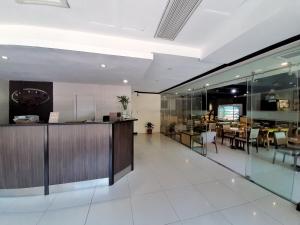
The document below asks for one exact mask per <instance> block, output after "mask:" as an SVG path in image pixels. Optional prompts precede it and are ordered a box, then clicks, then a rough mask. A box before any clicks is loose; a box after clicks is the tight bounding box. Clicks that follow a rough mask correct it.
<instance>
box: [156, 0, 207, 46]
mask: <svg viewBox="0 0 300 225" xmlns="http://www.w3.org/2000/svg"><path fill="white" fill-rule="evenodd" d="M201 2H202V0H169V2H168V4H167V6H166V8H165V11H164V13H163V16H162V18H161V20H160V23H159V25H158V28H157V30H156V33H155V36H154V37H155V38H162V39H166V40H171V41H173V40H175V38H176V37H177V35H178V34H179V32H180V31H181V30H182V28H183V27H184V25H185V24H186V22H187V21H188V20H189V18H190V17H191V16H192V14H193V12H194V11H195V10H196V9H197V7H198V6H199V5H200V3H201Z"/></svg>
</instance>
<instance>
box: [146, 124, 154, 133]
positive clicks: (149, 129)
mask: <svg viewBox="0 0 300 225" xmlns="http://www.w3.org/2000/svg"><path fill="white" fill-rule="evenodd" d="M145 127H146V128H147V134H152V130H153V128H154V124H153V123H151V122H147V123H146V125H145Z"/></svg>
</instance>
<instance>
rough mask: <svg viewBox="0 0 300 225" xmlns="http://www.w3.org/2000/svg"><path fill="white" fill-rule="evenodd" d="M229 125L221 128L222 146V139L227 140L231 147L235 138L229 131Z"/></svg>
mask: <svg viewBox="0 0 300 225" xmlns="http://www.w3.org/2000/svg"><path fill="white" fill-rule="evenodd" d="M229 128H230V125H223V128H222V145H223V144H224V139H225V138H228V139H229V141H230V145H231V146H233V140H234V138H235V133H233V132H231V131H230V130H229Z"/></svg>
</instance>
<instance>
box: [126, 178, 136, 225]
mask: <svg viewBox="0 0 300 225" xmlns="http://www.w3.org/2000/svg"><path fill="white" fill-rule="evenodd" d="M127 181H128V182H127V185H128V189H129V195H130V197H129V204H130V212H131V220H132V225H134V224H135V222H134V215H133V203H132V190H131V187H130V184H129V179H127Z"/></svg>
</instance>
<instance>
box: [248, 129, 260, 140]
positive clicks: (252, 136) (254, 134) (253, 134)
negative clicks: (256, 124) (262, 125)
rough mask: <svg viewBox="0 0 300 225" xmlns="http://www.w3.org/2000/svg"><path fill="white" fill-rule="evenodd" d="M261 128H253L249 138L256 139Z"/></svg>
mask: <svg viewBox="0 0 300 225" xmlns="http://www.w3.org/2000/svg"><path fill="white" fill-rule="evenodd" d="M258 133H259V128H255V129H254V128H251V130H250V136H249V139H254V138H257V137H258Z"/></svg>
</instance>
